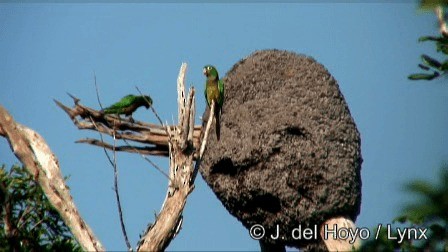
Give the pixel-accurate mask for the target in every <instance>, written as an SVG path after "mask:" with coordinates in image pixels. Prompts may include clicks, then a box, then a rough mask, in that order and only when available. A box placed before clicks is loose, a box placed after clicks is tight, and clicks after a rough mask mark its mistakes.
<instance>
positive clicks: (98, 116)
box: [0, 96, 202, 157]
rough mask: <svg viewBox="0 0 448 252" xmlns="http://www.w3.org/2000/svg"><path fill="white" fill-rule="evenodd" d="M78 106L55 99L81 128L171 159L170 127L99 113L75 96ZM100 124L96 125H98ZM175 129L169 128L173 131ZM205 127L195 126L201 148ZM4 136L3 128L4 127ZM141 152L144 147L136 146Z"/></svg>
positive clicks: (196, 141)
mask: <svg viewBox="0 0 448 252" xmlns="http://www.w3.org/2000/svg"><path fill="white" fill-rule="evenodd" d="M72 98H73V101H74V103H75V106H74V107H73V108H69V107H67V106H65V105H64V104H62V103H61V102H59V101H57V100H55V103H56V104H57V105H58V106H59V107H60V108H62V110H64V112H65V113H67V115H68V116H69V117H70V118H71V119H72V121H73V123H74V124H75V126H76V127H78V129H81V130H93V131H98V132H100V133H104V134H107V135H109V136H112V135H113V134H114V131H115V135H116V138H117V139H125V140H129V141H133V142H138V143H143V144H145V145H149V146H145V147H141V151H142V153H144V154H148V155H159V156H165V157H168V156H169V153H168V140H169V137H170V136H169V135H168V133H167V130H166V127H164V126H160V125H157V124H151V123H144V122H139V121H136V122H134V123H131V122H130V121H129V120H128V119H126V118H118V117H117V116H116V115H104V114H103V113H101V112H100V111H98V110H94V109H92V108H89V107H86V106H84V105H81V104H80V103H79V101H80V100H79V99H78V98H76V97H74V96H72ZM93 122H95V123H96V126H95V125H94V123H93ZM174 127H175V126H168V128H171V129H173V128H174ZM201 129H202V127H201V126H199V125H198V126H194V130H193V133H192V134H193V146H194V147H195V148H198V146H199V136H200V134H201ZM0 133H1V128H0ZM77 142H79V143H88V144H91V145H95V146H99V147H105V148H107V149H112V148H110V147H111V146H112V145H110V144H105V143H104V144H103V143H101V141H99V140H94V139H93V140H92V139H83V140H79V141H77ZM136 148H137V149H138V150H139V151H140V147H136ZM117 151H125V152H131V153H132V152H135V151H134V150H133V149H132V148H124V147H123V148H122V147H117Z"/></svg>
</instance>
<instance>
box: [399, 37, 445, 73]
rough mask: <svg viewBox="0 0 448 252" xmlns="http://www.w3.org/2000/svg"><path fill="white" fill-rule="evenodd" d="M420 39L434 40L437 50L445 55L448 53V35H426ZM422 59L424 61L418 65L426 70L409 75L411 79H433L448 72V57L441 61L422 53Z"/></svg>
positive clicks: (421, 40)
mask: <svg viewBox="0 0 448 252" xmlns="http://www.w3.org/2000/svg"><path fill="white" fill-rule="evenodd" d="M419 41H420V42H423V41H433V42H435V44H436V48H437V52H442V53H443V54H444V56H447V55H448V37H444V36H440V37H432V36H426V37H421V38H420V39H419ZM421 60H422V63H421V64H418V66H419V67H420V68H421V69H423V70H424V71H426V72H424V73H416V74H411V75H409V76H408V78H409V79H410V80H432V79H435V78H437V77H439V76H442V75H445V74H447V73H448V58H447V59H446V60H444V61H443V62H440V61H438V60H436V59H434V58H432V57H430V56H428V55H426V54H422V56H421ZM427 72H432V73H427Z"/></svg>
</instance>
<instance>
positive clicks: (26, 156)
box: [0, 106, 104, 251]
mask: <svg viewBox="0 0 448 252" xmlns="http://www.w3.org/2000/svg"><path fill="white" fill-rule="evenodd" d="M0 135H1V136H3V137H5V138H6V139H7V140H8V142H9V145H10V147H11V149H12V151H13V152H14V154H15V155H16V156H17V158H18V159H19V160H20V161H21V162H22V163H23V165H24V166H25V167H26V168H27V170H28V172H30V174H32V175H33V176H34V178H35V180H36V181H37V182H38V183H39V185H40V186H41V187H42V190H43V191H44V193H45V195H46V196H47V198H48V200H49V201H50V202H51V204H52V205H53V206H54V208H55V209H56V210H57V211H58V212H59V214H60V215H61V217H62V219H63V220H64V222H65V223H66V225H67V226H68V227H69V228H70V230H71V231H72V233H73V235H74V237H75V238H76V240H77V241H78V242H79V244H80V245H81V246H82V248H83V249H84V250H87V251H104V248H103V246H102V245H101V243H100V241H99V240H98V239H97V238H96V237H95V235H94V234H93V231H92V230H91V229H90V227H89V226H88V225H87V223H85V222H84V220H83V219H82V218H81V216H80V214H79V212H78V209H77V208H76V206H75V203H74V201H73V198H72V196H71V195H70V191H69V189H68V187H67V185H66V184H65V180H64V179H63V177H62V175H61V172H60V169H59V162H58V160H57V159H56V157H55V156H54V154H53V153H52V151H51V150H50V147H49V146H48V145H47V143H46V142H45V140H44V139H43V138H42V137H41V136H40V135H39V134H38V133H37V132H35V131H33V130H31V129H30V128H28V127H25V126H23V125H21V124H19V123H17V122H15V121H14V119H13V118H12V116H11V115H10V114H9V113H8V112H7V111H6V109H5V108H3V107H2V106H0Z"/></svg>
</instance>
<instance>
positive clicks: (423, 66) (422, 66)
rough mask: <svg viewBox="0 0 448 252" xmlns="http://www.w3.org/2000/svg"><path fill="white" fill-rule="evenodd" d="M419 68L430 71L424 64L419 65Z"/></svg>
mask: <svg viewBox="0 0 448 252" xmlns="http://www.w3.org/2000/svg"><path fill="white" fill-rule="evenodd" d="M418 67H420V68H421V69H423V70H425V71H428V70H429V69H430V68H429V67H428V66H425V65H423V64H418Z"/></svg>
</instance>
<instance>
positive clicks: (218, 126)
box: [215, 106, 221, 141]
mask: <svg viewBox="0 0 448 252" xmlns="http://www.w3.org/2000/svg"><path fill="white" fill-rule="evenodd" d="M220 116H221V111H220V109H219V106H216V107H215V118H216V122H215V123H216V139H217V140H218V141H219V138H220V137H221V122H220Z"/></svg>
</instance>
